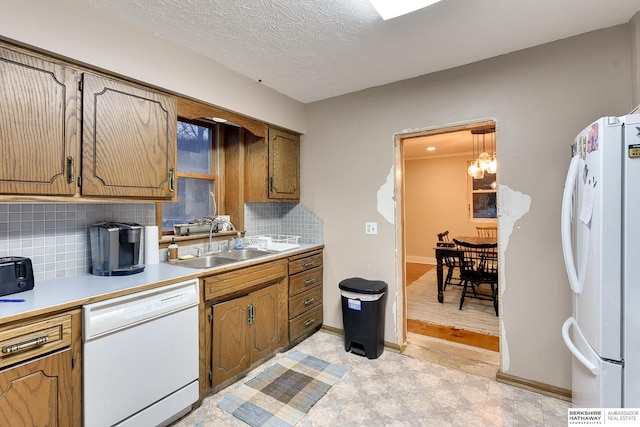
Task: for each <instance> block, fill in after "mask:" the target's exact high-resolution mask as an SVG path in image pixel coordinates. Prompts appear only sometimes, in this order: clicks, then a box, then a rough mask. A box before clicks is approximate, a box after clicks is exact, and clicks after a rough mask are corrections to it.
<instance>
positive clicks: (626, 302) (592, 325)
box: [561, 114, 640, 408]
mask: <svg viewBox="0 0 640 427" xmlns="http://www.w3.org/2000/svg"><path fill="white" fill-rule="evenodd" d="M561 229H562V249H563V254H564V261H565V266H566V269H567V275H568V277H569V283H570V284H571V289H572V291H573V296H572V300H573V301H572V316H571V317H569V318H568V319H567V320H566V322H565V323H564V325H563V326H562V338H563V340H564V342H565V344H566V346H567V348H568V349H569V350H570V352H571V354H572V355H573V363H572V392H573V406H574V407H583V408H639V407H640V114H638V115H628V116H623V117H603V118H601V119H599V120H597V121H595V122H594V123H592V124H591V125H589V126H588V127H587V128H585V129H584V130H583V131H582V132H580V133H579V134H578V136H577V137H576V138H575V140H574V142H573V145H572V158H571V163H570V166H569V172H568V174H567V179H566V182H565V188H564V194H563V197H562V226H561Z"/></svg>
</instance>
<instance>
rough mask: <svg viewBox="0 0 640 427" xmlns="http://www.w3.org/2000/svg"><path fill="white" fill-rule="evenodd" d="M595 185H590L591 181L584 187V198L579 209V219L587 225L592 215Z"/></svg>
mask: <svg viewBox="0 0 640 427" xmlns="http://www.w3.org/2000/svg"><path fill="white" fill-rule="evenodd" d="M594 187H595V185H591V181H589V184H588V185H587V186H586V187H585V191H584V198H583V200H582V208H581V209H580V221H582V222H584V224H585V225H589V223H590V222H591V216H592V215H593V196H594V194H593V193H594V191H593V189H594Z"/></svg>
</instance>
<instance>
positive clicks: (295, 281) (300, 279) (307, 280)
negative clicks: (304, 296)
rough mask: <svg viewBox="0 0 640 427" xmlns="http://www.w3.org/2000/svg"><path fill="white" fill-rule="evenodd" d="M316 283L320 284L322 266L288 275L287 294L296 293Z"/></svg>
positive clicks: (292, 294)
mask: <svg viewBox="0 0 640 427" xmlns="http://www.w3.org/2000/svg"><path fill="white" fill-rule="evenodd" d="M316 285H320V286H322V267H316V268H314V269H312V270H309V271H305V272H304V273H298V274H296V275H295V276H291V277H289V296H290V297H292V296H294V295H297V294H299V293H300V292H304V291H306V290H307V289H310V288H312V287H314V286H316Z"/></svg>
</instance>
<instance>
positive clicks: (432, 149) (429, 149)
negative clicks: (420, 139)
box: [427, 147, 436, 151]
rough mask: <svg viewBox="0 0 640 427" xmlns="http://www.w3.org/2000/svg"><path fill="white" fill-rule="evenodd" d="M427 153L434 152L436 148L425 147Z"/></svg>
mask: <svg viewBox="0 0 640 427" xmlns="http://www.w3.org/2000/svg"><path fill="white" fill-rule="evenodd" d="M427 151H436V147H427Z"/></svg>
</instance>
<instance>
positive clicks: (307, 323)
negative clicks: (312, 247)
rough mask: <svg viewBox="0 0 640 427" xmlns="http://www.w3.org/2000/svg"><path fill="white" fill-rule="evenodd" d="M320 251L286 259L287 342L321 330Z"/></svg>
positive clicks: (321, 272)
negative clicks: (287, 267) (287, 260)
mask: <svg viewBox="0 0 640 427" xmlns="http://www.w3.org/2000/svg"><path fill="white" fill-rule="evenodd" d="M322 274H323V270H322V250H318V251H312V252H307V253H303V254H299V255H296V256H293V257H291V258H289V342H291V343H294V342H296V341H299V340H301V339H303V338H305V337H307V336H309V335H311V334H312V333H313V332H315V331H317V330H318V329H319V328H320V327H321V326H322V320H323V319H322V311H323V305H322Z"/></svg>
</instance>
